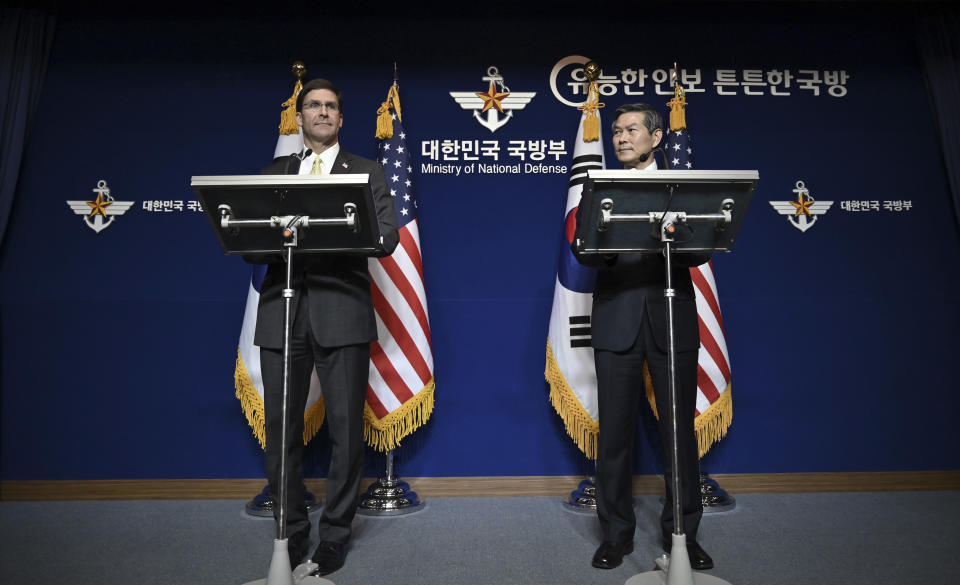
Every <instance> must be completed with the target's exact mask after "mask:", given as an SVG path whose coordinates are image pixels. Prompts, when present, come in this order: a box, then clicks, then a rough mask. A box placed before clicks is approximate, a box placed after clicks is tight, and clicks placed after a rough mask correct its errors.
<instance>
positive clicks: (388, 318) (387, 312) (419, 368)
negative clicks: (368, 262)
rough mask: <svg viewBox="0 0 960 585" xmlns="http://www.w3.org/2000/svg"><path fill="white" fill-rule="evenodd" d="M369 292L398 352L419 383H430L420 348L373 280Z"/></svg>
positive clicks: (429, 376)
mask: <svg viewBox="0 0 960 585" xmlns="http://www.w3.org/2000/svg"><path fill="white" fill-rule="evenodd" d="M370 292H371V293H372V295H373V308H374V309H376V311H377V314H378V315H380V319H381V320H382V321H383V324H384V325H385V326H386V327H387V330H388V331H389V332H390V335H392V336H393V339H394V341H396V342H397V345H398V346H400V350H401V351H403V355H404V356H405V357H406V358H407V361H408V362H409V363H410V366H411V367H412V368H413V369H414V371H415V372H416V373H417V375H418V376H420V381H422V382H423V383H424V385H426V383H427V382H429V381H430V378H431V374H430V368H429V367H428V366H427V362H426V361H424V359H423V356H422V355H421V354H420V348H418V347H417V344H416V343H414V341H413V338H411V337H410V333H408V332H407V329H406V327H404V326H403V322H402V321H401V320H400V317H398V316H397V314H396V312H394V310H393V307H391V306H390V303H388V302H387V299H386V297H384V296H383V292H381V291H380V288H379V287H378V286H377V283H376V282H375V281H373V280H371V281H370ZM392 367H393V366H391V368H392ZM390 387H391V388H392V387H393V385H392V384H391V386H390ZM411 395H412V394H411Z"/></svg>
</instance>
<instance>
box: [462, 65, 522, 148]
mask: <svg viewBox="0 0 960 585" xmlns="http://www.w3.org/2000/svg"><path fill="white" fill-rule="evenodd" d="M482 79H483V80H484V81H486V82H488V83H489V84H490V85H489V87H488V89H487V91H481V92H477V91H451V92H450V97H452V98H453V99H454V100H455V101H456V102H457V103H458V104H460V107H461V108H463V109H464V110H471V111H473V117H474V118H475V119H476V120H477V122H479V123H480V125H481V126H483V127H484V128H486V129H488V130H490V131H491V132H496V131H497V129H499V128H501V127H502V126H503V125H504V124H506V123H507V122H509V121H510V119H511V118H512V117H513V112H514V110H522V109H524V108H525V107H527V104H529V103H530V100H532V99H533V97H534V96H535V95H537V94H536V92H532V91H526V92H520V91H510V88H508V87H507V85H506V83H505V82H504V80H503V76H502V75H500V71H499V70H498V69H497V68H496V67H488V68H487V75H486V76H484V77H483V78H482ZM501 114H503V116H502V117H501Z"/></svg>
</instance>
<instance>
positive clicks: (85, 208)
mask: <svg viewBox="0 0 960 585" xmlns="http://www.w3.org/2000/svg"><path fill="white" fill-rule="evenodd" d="M93 192H94V193H96V194H97V197H96V199H94V200H93V201H83V200H79V201H67V205H69V206H70V209H72V210H73V212H74V213H76V214H77V215H82V216H83V221H84V222H85V223H86V224H87V227H89V228H90V229H92V230H93V231H95V232H97V233H98V234H99V233H100V232H102V231H103V230H105V229H107V228H108V227H110V224H112V223H113V220H115V219H116V218H117V216H120V215H123V214H124V213H126V212H127V210H128V209H130V207H132V206H133V204H134V202H133V201H117V200H115V199H114V198H113V197H112V196H111V195H110V187H108V186H107V182H106V181H104V180H103V179H100V180H99V181H97V187H96V188H95V189H94V190H93Z"/></svg>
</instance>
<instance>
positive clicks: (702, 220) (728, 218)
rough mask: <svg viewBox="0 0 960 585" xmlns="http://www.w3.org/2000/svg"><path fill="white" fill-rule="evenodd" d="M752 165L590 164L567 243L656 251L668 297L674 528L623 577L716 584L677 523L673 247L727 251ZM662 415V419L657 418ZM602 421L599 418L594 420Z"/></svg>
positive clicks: (634, 582) (639, 584)
mask: <svg viewBox="0 0 960 585" xmlns="http://www.w3.org/2000/svg"><path fill="white" fill-rule="evenodd" d="M759 178H760V177H759V173H758V172H757V171H704V170H696V171H694V170H689V171H660V170H653V171H643V172H637V171H631V170H626V171H613V170H611V171H607V170H591V171H589V172H588V173H587V182H586V183H585V184H584V187H583V195H582V197H581V201H580V208H581V211H580V217H581V221H580V222H579V223H578V225H577V231H576V234H575V239H574V246H575V248H576V250H577V252H578V253H580V254H604V255H612V254H636V253H647V254H653V253H662V254H663V255H664V257H665V259H666V278H665V287H664V291H663V294H664V296H665V297H666V300H667V346H668V347H667V368H668V379H669V389H668V390H669V397H670V400H669V401H670V404H669V409H668V410H667V411H666V413H664V411H663V410H661V417H662V416H663V415H664V414H668V418H669V421H670V431H671V434H670V435H671V443H670V446H669V447H670V449H669V454H670V458H671V467H672V469H671V479H672V483H673V494H672V495H673V506H674V508H673V518H674V532H673V534H672V535H671V552H672V554H671V556H670V557H667V555H663V556H661V557H659V558H658V559H657V560H656V563H657V565H658V567H659V570H655V571H648V572H646V573H640V574H638V575H634V576H633V577H631V578H630V579H629V580H627V585H661V584H666V585H691V584H694V583H696V584H697V585H710V584H716V585H722V584H725V583H727V582H726V581H724V580H722V579H718V578H716V577H713V576H711V575H705V574H703V573H697V574H694V573H693V570H692V569H691V567H690V557H689V555H688V553H687V541H686V534H685V533H684V529H683V509H682V507H683V499H682V497H681V494H682V491H681V485H680V481H681V480H680V458H679V456H680V454H679V449H678V443H677V401H676V346H675V342H674V341H675V337H674V314H673V301H674V297H675V296H676V291H675V289H674V288H673V281H672V266H671V260H672V258H671V257H672V255H673V253H675V252H729V251H730V250H731V249H732V248H733V244H734V242H735V241H736V236H737V233H738V231H739V229H740V225H741V224H742V223H743V218H744V215H745V213H746V211H747V207H748V206H749V204H750V199H751V197H752V196H753V191H754V189H755V188H756V185H757V181H759ZM661 422H662V421H661ZM601 424H602V421H601Z"/></svg>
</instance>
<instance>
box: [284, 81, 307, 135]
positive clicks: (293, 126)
mask: <svg viewBox="0 0 960 585" xmlns="http://www.w3.org/2000/svg"><path fill="white" fill-rule="evenodd" d="M301 89H303V84H302V83H300V80H299V79H298V80H297V84H296V85H295V86H293V95H291V96H290V99H288V100H287V101H285V102H283V103H282V104H280V105H281V106H283V107H284V110H283V111H282V112H281V113H280V134H296V133H297V132H299V131H300V127H299V126H297V96H298V95H300V90H301Z"/></svg>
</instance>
